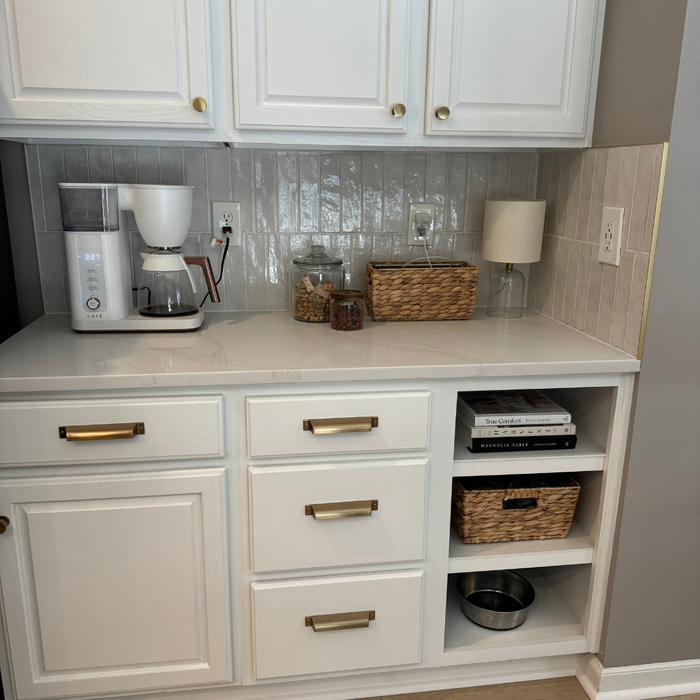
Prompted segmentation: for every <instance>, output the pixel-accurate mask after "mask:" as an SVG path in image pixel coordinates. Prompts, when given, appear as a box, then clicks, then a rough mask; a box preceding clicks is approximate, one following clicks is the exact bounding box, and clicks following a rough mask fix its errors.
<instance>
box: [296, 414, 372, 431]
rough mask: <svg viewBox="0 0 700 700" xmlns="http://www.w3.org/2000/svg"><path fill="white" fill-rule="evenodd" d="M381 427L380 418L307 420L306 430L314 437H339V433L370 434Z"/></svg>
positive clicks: (305, 421)
mask: <svg viewBox="0 0 700 700" xmlns="http://www.w3.org/2000/svg"><path fill="white" fill-rule="evenodd" d="M378 427H379V418H378V416H361V417H359V418H307V419H306V420H304V430H310V431H311V432H312V433H313V434H314V435H337V434H338V433H368V432H369V431H370V430H372V428H378Z"/></svg>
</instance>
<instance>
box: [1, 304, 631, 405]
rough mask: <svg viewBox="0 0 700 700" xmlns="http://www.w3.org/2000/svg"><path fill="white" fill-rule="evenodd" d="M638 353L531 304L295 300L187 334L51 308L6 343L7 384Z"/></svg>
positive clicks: (534, 369)
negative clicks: (433, 315) (99, 323)
mask: <svg viewBox="0 0 700 700" xmlns="http://www.w3.org/2000/svg"><path fill="white" fill-rule="evenodd" d="M638 370H639V361H638V360H636V359H635V358H634V357H632V356H630V355H627V354H626V353H624V352H622V351H621V350H616V349H615V348H612V347H610V346H609V345H606V344H605V343H601V342H600V341H598V340H595V339H593V338H590V337H588V336H586V335H584V334H583V333H580V332H579V331H576V330H574V329H572V328H569V327H567V326H565V325H563V324H561V323H559V322H558V321H554V320H552V319H550V318H547V317H546V316H542V315H540V314H537V313H535V312H531V311H527V312H526V315H524V316H523V318H520V319H516V320H510V321H501V320H497V319H493V318H489V317H488V316H486V314H485V313H484V312H483V311H480V310H477V312H476V313H475V314H474V317H473V318H472V319H471V320H470V321H432V322H408V323H373V322H372V321H366V322H365V328H364V329H363V330H361V331H355V332H340V331H332V330H331V329H330V327H329V326H328V324H318V325H316V324H308V323H300V322H298V321H295V320H294V319H293V318H292V315H291V313H290V312H289V311H272V312H258V313H254V312H239V313H221V312H218V313H208V314H207V318H206V320H205V322H204V325H203V326H202V328H200V329H199V330H197V331H191V332H185V333H76V332H74V331H72V330H71V328H70V316H69V315H68V314H60V315H49V316H43V317H42V318H40V319H38V320H37V321H35V322H34V323H32V324H31V325H30V326H28V327H27V328H25V329H24V330H22V331H21V332H20V333H18V334H17V335H15V336H13V337H12V338H10V339H9V340H7V341H6V342H5V343H3V344H2V345H0V392H3V393H7V392H27V391H31V392H35V391H70V390H74V391H78V390H90V389H125V388H137V387H152V386H170V387H184V386H225V385H236V384H260V383H266V384H288V383H294V382H326V381H357V380H381V379H448V378H465V377H481V376H491V377H495V376H528V375H530V376H531V375H551V374H592V373H607V372H636V371H638Z"/></svg>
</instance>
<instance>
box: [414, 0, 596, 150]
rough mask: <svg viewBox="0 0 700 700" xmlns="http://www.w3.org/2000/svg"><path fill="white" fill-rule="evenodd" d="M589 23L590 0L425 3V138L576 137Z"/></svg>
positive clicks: (581, 122) (589, 63) (592, 14)
mask: <svg viewBox="0 0 700 700" xmlns="http://www.w3.org/2000/svg"><path fill="white" fill-rule="evenodd" d="M596 17H597V13H596V2H595V0H526V2H523V0H432V5H431V23H430V29H431V31H430V48H429V62H428V86H427V99H426V105H425V115H426V116H425V120H426V121H425V124H426V130H425V132H426V134H443V135H464V134H472V135H483V136H498V135H508V136H512V137H528V136H538V135H541V136H569V137H576V136H578V137H581V138H583V137H584V136H585V135H586V124H587V121H586V117H587V108H588V98H589V89H588V88H589V85H591V83H592V82H594V81H593V75H592V73H593V67H594V63H595V62H594V60H593V58H594V56H595V50H594V49H595V45H594V40H595V28H596V27H595V25H596ZM439 107H447V108H448V109H449V111H450V113H449V116H448V117H447V118H444V119H440V118H438V117H437V116H436V114H435V112H436V110H437V109H438V108H439ZM443 116H444V114H443Z"/></svg>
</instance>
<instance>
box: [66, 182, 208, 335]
mask: <svg viewBox="0 0 700 700" xmlns="http://www.w3.org/2000/svg"><path fill="white" fill-rule="evenodd" d="M58 188H59V195H60V200H61V215H62V218H63V232H64V237H65V244H66V257H67V263H68V284H69V288H70V301H71V315H72V327H73V329H74V330H77V331H173V330H192V329H194V328H199V326H201V325H202V322H203V320H204V314H203V313H202V311H201V309H200V306H201V301H202V300H201V299H200V298H199V296H201V295H197V287H196V285H195V282H194V279H193V277H192V274H191V272H190V268H189V266H190V265H199V266H201V267H202V270H203V271H204V278H205V281H206V284H207V287H208V291H209V295H210V296H211V299H212V301H214V302H218V301H219V295H218V292H217V289H216V283H215V282H214V275H213V272H212V269H211V263H210V261H209V258H203V257H183V256H182V255H181V254H180V247H181V246H182V244H183V243H184V242H185V239H186V238H187V232H188V231H189V228H190V220H191V218H192V191H193V189H194V188H192V187H188V186H179V185H120V184H93V183H89V184H88V183H59V185H58ZM127 211H133V212H134V218H135V219H136V226H137V227H138V230H139V233H140V234H141V237H142V238H143V240H144V241H145V243H146V245H147V246H149V248H150V249H151V250H150V252H149V253H142V254H141V255H142V257H143V266H142V270H141V275H140V279H139V280H138V284H137V285H134V284H133V283H132V275H131V246H130V241H129V232H128V230H127V225H126V212H127ZM134 291H137V292H138V301H137V305H136V306H134V294H133V292H134Z"/></svg>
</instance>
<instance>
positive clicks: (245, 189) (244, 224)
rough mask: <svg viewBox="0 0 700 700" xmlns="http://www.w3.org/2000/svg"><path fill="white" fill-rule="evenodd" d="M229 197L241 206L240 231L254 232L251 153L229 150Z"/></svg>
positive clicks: (241, 150)
mask: <svg viewBox="0 0 700 700" xmlns="http://www.w3.org/2000/svg"><path fill="white" fill-rule="evenodd" d="M230 161H231V197H232V198H233V199H232V201H234V202H240V205H241V229H242V231H243V233H253V232H254V231H255V219H254V216H253V213H254V205H253V151H251V150H249V149H244V148H241V149H233V148H232V149H231V153H230Z"/></svg>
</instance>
